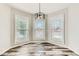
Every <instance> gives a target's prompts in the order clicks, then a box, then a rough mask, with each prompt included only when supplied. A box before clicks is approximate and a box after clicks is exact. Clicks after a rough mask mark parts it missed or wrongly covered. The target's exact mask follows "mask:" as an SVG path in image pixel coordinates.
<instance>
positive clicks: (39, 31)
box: [33, 19, 45, 40]
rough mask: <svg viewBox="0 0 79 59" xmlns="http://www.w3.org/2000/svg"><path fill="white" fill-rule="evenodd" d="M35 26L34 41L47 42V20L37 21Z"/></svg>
mask: <svg viewBox="0 0 79 59" xmlns="http://www.w3.org/2000/svg"><path fill="white" fill-rule="evenodd" d="M33 24H34V26H33V27H34V28H33V36H34V40H45V20H44V19H35V20H34V23H33Z"/></svg>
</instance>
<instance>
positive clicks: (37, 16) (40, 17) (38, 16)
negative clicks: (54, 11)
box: [34, 3, 45, 19]
mask: <svg viewBox="0 0 79 59" xmlns="http://www.w3.org/2000/svg"><path fill="white" fill-rule="evenodd" d="M34 16H35V19H45V14H44V13H43V12H41V5H40V3H39V11H38V13H35V14H34Z"/></svg>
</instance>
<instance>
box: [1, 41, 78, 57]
mask: <svg viewBox="0 0 79 59" xmlns="http://www.w3.org/2000/svg"><path fill="white" fill-rule="evenodd" d="M1 56H77V54H75V53H74V52H73V51H71V50H69V49H68V48H64V47H60V46H58V45H54V44H50V43H46V42H45V43H40V44H37V43H29V44H25V45H23V46H18V47H15V48H12V49H10V50H8V51H7V52H5V53H4V54H2V55H1Z"/></svg>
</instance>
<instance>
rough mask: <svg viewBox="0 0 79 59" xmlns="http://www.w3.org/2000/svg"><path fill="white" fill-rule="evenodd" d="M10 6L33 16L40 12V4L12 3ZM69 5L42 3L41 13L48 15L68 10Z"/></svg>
mask: <svg viewBox="0 0 79 59" xmlns="http://www.w3.org/2000/svg"><path fill="white" fill-rule="evenodd" d="M8 5H10V6H12V7H14V8H17V9H20V10H22V11H25V12H29V13H32V14H33V13H36V12H38V10H39V4H38V3H10V4H8ZM69 5H70V4H68V3H41V11H42V12H43V13H45V14H48V13H51V12H55V11H58V10H61V9H63V8H67V7H68V6H69Z"/></svg>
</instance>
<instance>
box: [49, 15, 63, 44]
mask: <svg viewBox="0 0 79 59" xmlns="http://www.w3.org/2000/svg"><path fill="white" fill-rule="evenodd" d="M49 32H50V33H49V35H50V36H49V37H51V38H50V39H52V40H53V41H55V42H58V43H63V44H64V14H60V15H56V16H53V17H50V20H49Z"/></svg>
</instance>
